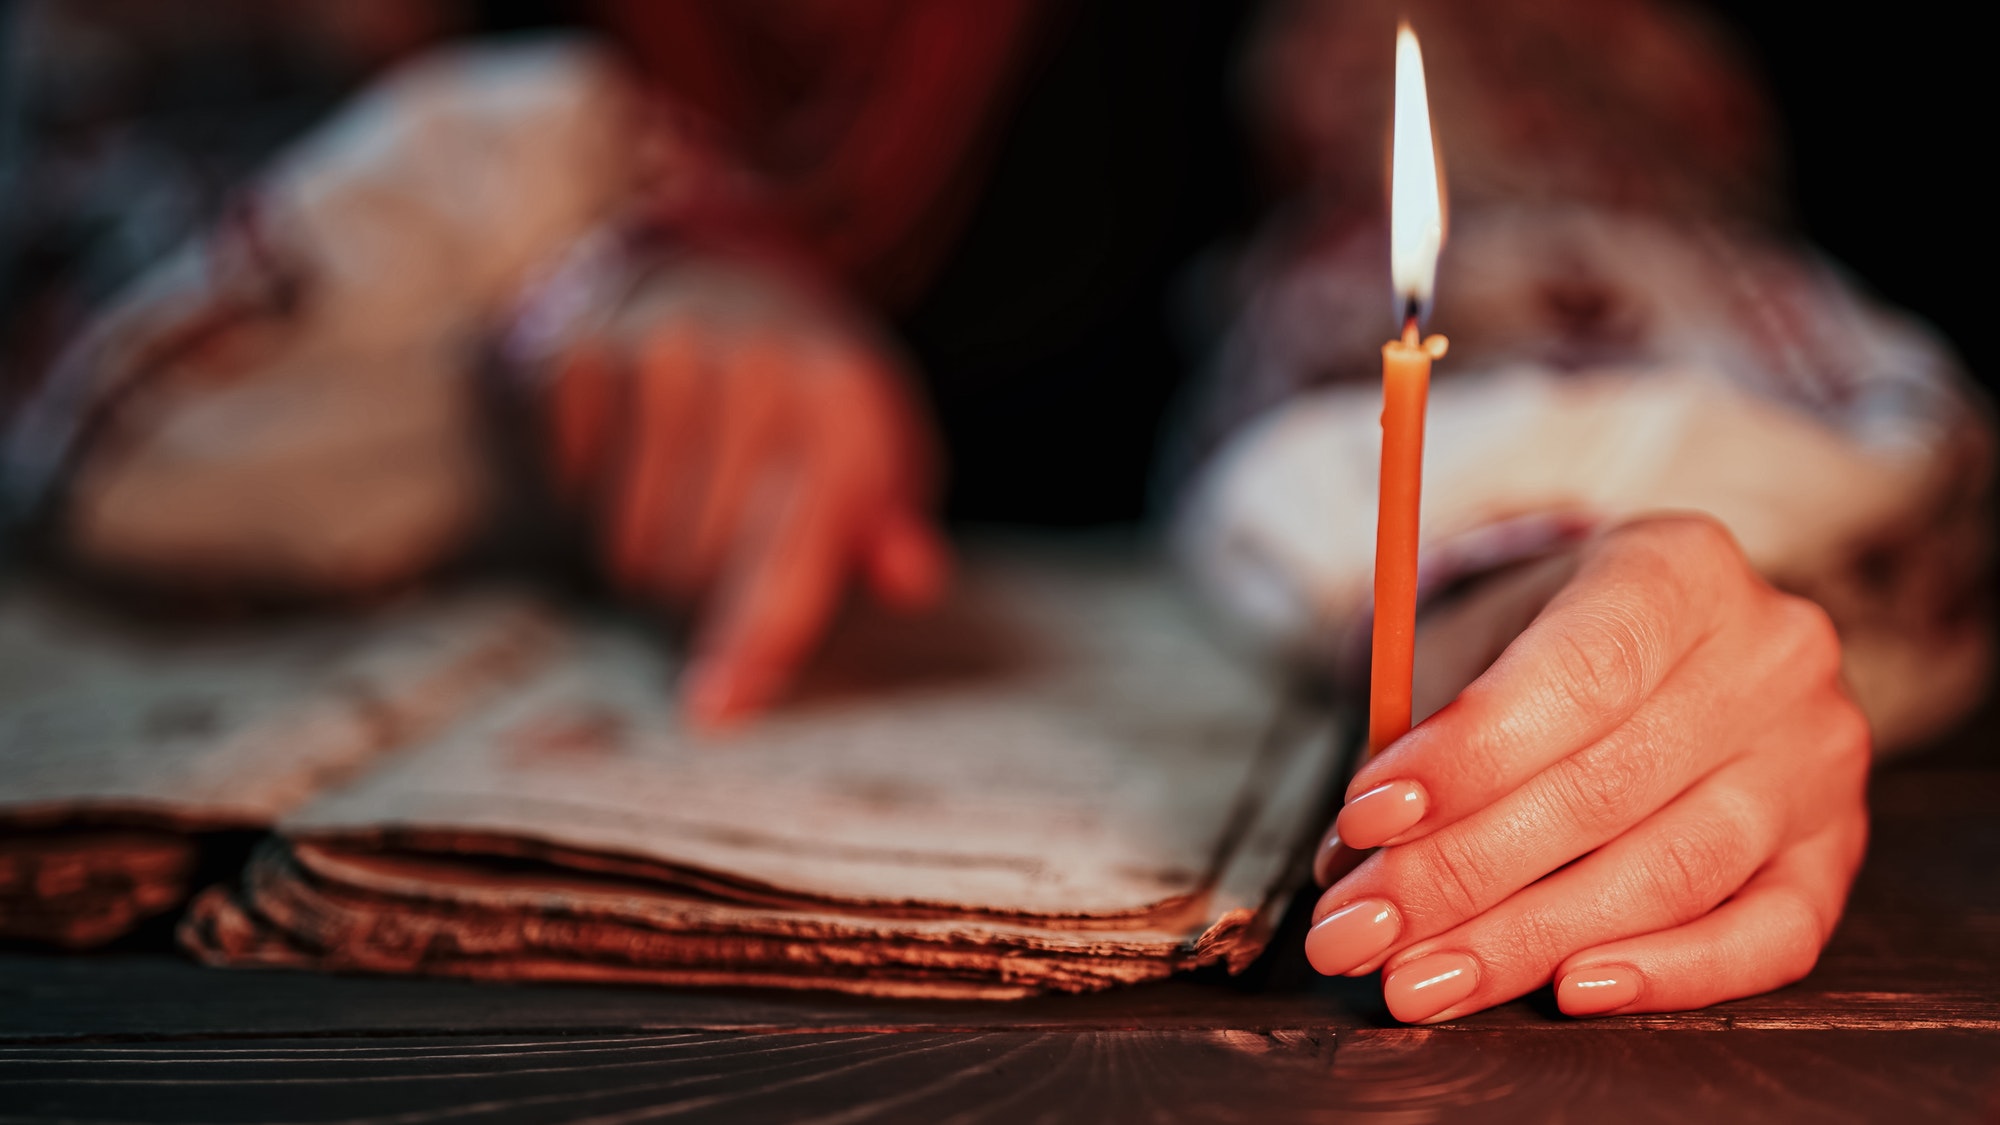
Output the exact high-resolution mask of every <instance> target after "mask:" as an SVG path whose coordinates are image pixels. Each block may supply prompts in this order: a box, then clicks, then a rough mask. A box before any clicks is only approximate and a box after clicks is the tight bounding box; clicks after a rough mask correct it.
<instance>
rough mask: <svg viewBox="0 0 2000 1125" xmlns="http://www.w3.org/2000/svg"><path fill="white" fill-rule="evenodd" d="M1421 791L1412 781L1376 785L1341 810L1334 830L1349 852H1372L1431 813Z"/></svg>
mask: <svg viewBox="0 0 2000 1125" xmlns="http://www.w3.org/2000/svg"><path fill="white" fill-rule="evenodd" d="M1430 805H1431V803H1430V799H1429V798H1428V797H1426V796H1425V795H1424V787H1423V786H1421V785H1418V784H1417V783H1416V782H1414V781H1391V782H1388V783H1387V784H1384V785H1377V786H1376V787H1375V788H1373V789H1370V790H1369V791H1368V792H1366V793H1363V794H1362V795H1360V796H1359V797H1356V798H1354V799H1353V800H1352V801H1349V802H1347V807H1346V808H1344V809H1342V810H1340V816H1339V817H1338V818H1336V819H1335V820H1334V822H1333V825H1334V830H1335V831H1337V832H1339V833H1340V838H1341V839H1342V840H1345V841H1346V842H1347V846H1348V847H1350V848H1375V847H1380V846H1381V845H1383V844H1386V843H1388V842H1389V841H1390V840H1393V839H1395V838H1396V837H1398V836H1400V835H1402V834H1403V833H1405V832H1408V831H1409V830H1410V829H1411V828H1414V827H1415V826H1416V823H1417V822H1418V821H1420V820H1422V819H1423V818H1424V814H1425V813H1426V812H1429V811H1430Z"/></svg>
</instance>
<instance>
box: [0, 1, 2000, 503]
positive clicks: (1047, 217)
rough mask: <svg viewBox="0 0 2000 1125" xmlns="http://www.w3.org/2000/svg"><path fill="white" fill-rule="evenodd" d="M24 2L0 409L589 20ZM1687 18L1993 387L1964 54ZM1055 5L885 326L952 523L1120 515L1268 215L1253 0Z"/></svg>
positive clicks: (1978, 76)
mask: <svg viewBox="0 0 2000 1125" xmlns="http://www.w3.org/2000/svg"><path fill="white" fill-rule="evenodd" d="M37 7H38V5H36V4H32V3H13V4H9V5H6V6H4V7H0V13H4V14H0V21H4V22H0V27H4V29H5V30H4V34H5V35H6V42H5V44H4V47H0V50H4V56H0V57H4V60H5V62H4V67H5V70H4V74H5V77H4V99H5V101H4V112H0V130H4V131H0V356H4V357H5V362H6V367H5V370H4V371H0V378H4V380H5V381H6V382H5V384H4V386H0V406H4V404H5V402H6V401H7V400H8V397H9V396H13V395H17V394H18V393H19V384H20V381H21V380H22V378H23V377H24V376H23V372H26V371H29V370H31V369H33V368H34V366H35V365H36V364H38V363H41V362H45V361H46V358H47V356H48V355H49V354H50V353H51V352H52V351H53V349H54V348H55V347H56V345H57V343H58V340H59V338H60V336H61V334H62V333H63V332H64V331H65V330H66V329H68V328H70V327H73V326H74V324H75V323H76V319H77V316H78V315H79V313H78V309H79V308H80V307H81V306H84V305H87V304H88V303H89V302H91V301H94V300H100V299H102V297H103V296H104V295H105V294H106V293H108V292H109V291H111V290H112V289H113V288H114V287H115V286H116V285H118V284H119V283H120V282H121V281H123V280H125V279H126V278H128V277H129V276H130V275H131V274H132V273H133V272H134V271H135V270H136V269H137V268H138V267H139V266H141V265H143V264H144V263H146V262H148V261H151V260H154V259H156V258H157V257H158V256H159V255H160V254H162V253H163V252H164V251H165V250H166V249H167V248H169V247H170V246H172V245H174V244H175V243H177V242H179V241H180V240H181V239H182V238H183V237H184V236H185V235H187V234H188V233H189V232H191V231H193V230H195V229H197V228H198V227H200V226H201V225H203V224H204V223H206V222H207V221H209V220H211V219H213V218H214V216H215V214H216V212H217V210H218V208H220V207H221V206H222V203H223V201H224V200H225V199H226V198H227V195H228V191H229V188H230V187H231V186H232V185H233V184H235V183H237V182H239V181H240V180H241V179H242V178H243V177H244V176H246V175H247V174H249V173H250V172H251V171H252V170H253V169H255V168H256V167H257V166H258V164H259V163H260V162H261V161H262V160H263V159H264V158H266V157H267V156H268V155H269V154H270V153H271V152H272V151H273V150H274V149H276V148H277V147H278V146H279V145H281V144H282V143H283V142H284V141H285V140H287V139H288V138H290V137H293V136H295V135H297V134H298V133H299V132H300V131H302V130H303V129H305V128H307V127H308V126H310V125H311V124H312V123H313V122H314V121H315V120H317V119H319V118H320V117H321V116H323V115H324V114H326V113H327V112H328V111H329V110H330V109H332V108H333V107H334V106H336V105H338V104H339V103H340V101H341V99H342V98H343V97H345V96H346V95H348V94H349V93H351V92H352V91H353V90H355V89H356V88H357V87H358V86H360V85H361V84H362V83H364V82H365V81H366V80H367V79H368V78H369V76H370V75H371V74H373V73H376V72H377V71H379V70H380V69H381V68H382V67H384V66H387V65H389V64H390V63H392V62H394V61H395V60H397V59H399V58H403V57H407V56H409V55H411V54H413V53H416V52H418V51H421V50H422V49H424V48H425V47H426V46H429V45H431V44H434V43H437V42H440V41H443V40H446V39H449V38H451V37H454V36H460V35H467V34H504V33H509V32H518V31H524V30H539V29H546V28H558V27H589V26H593V25H596V24H597V23H598V21H599V20H600V18H601V16H602V14H603V13H602V10H601V8H602V6H601V5H594V4H591V3H586V2H581V0H574V2H565V0H284V2H276V0H212V2H207V3H202V4H195V5H180V4H175V5H167V4H158V3H147V2H144V0H130V2H119V0H60V2H57V3H54V4H48V3H43V4H41V5H39V7H40V8H41V9H42V10H41V15H42V16H44V17H48V18H45V19H43V21H42V23H43V25H44V26H43V27H42V29H41V31H40V32H39V33H38V36H37V37H36V38H35V39H34V40H33V41H29V39H28V38H27V37H24V36H23V35H22V34H21V27H22V25H23V22H24V17H25V15H26V13H28V12H29V10H30V9H34V8H37ZM1703 7H1704V9H1705V10H1706V11H1707V12H1708V14H1709V15H1711V16H1712V17H1713V18H1714V19H1715V20H1716V21H1717V22H1719V23H1720V24H1721V25H1723V26H1724V27H1726V28H1727V29H1729V31H1730V32H1731V33H1732V34H1733V35H1734V36H1735V37H1736V39H1737V40H1738V43H1739V45H1740V47H1741V49H1742V51H1743V52H1744V53H1745V54H1746V55H1747V57H1748V58H1749V60H1750V61H1751V63H1752V66H1753V67H1754V69H1755V70H1756V71H1757V72H1758V73H1759V74H1760V75H1761V77H1762V79H1763V81H1764V83H1765V85H1766V88H1767V92H1768V94H1769V95H1770V97H1771V99H1772V100H1773V102H1774V103H1775V105H1776V107H1777V110H1778V113H1779V116H1780V120H1781V126H1782V129H1783V133H1784V136H1785V138H1786V143H1787V150H1788V153H1789V159H1790V163H1789V173H1788V175H1789V181H1790V185H1791V188H1790V194H1791V197H1792V201H1793V203H1794V207H1795V210H1794V212H1793V215H1792V221H1793V223H1794V224H1795V227H1796V229H1797V231H1798V232H1800V233H1802V234H1803V235H1805V236H1806V237H1808V238H1810V239H1811V240H1813V241H1815V242H1817V243H1818V244H1819V245H1820V246H1822V247H1823V248H1824V249H1825V250H1826V251H1827V252H1828V253H1830V254H1831V255H1832V256H1833V257H1834V258H1836V259H1837V260H1839V261H1840V262H1842V263H1844V264H1845V265H1846V266H1847V267H1849V268H1850V269H1851V270H1852V271H1853V272H1854V273H1855V274H1856V275H1857V276H1858V277H1860V278H1861V279H1862V280H1863V282H1864V283H1865V285H1866V286H1867V287H1869V288H1871V289H1873V290H1874V291H1875V292H1877V293H1879V294H1880V295H1881V296H1883V297H1885V298H1887V299H1888V300H1889V301H1890V302H1891V303H1893V304H1897V305H1901V306H1903V307H1905V308H1908V309H1910V310H1913V311H1914V312H1916V313H1917V314H1919V315H1920V316H1922V317H1924V318H1927V319H1928V320H1930V321H1931V322H1933V323H1934V324H1935V325H1937V326H1938V327H1939V328H1940V329H1942V331H1943V332H1944V334H1945V335H1946V336H1947V337H1948V338H1949V339H1950V340H1951V341H1952V342H1953V343H1954V344H1955V345H1956V347H1957V348H1958V349H1959V350H1960V351H1961V353H1962V354H1963V356H1964V357H1965V359H1966V361H1967V365H1968V366H1969V367H1970V369H1971V370H1972V372H1973V373H1974V374H1975V376H1977V377H1978V378H1980V379H1981V380H1982V381H1983V382H1985V383H1986V385H1988V386H1989V387H1990V386H1991V385H1992V382H1991V380H1992V378H1993V372H1994V371H1995V369H1996V357H1995V354H1994V348H1993V344H1992V343H1991V342H1990V341H1987V340H1985V339H1984V338H1983V333H1982V331H1981V328H1982V322H1983V321H1984V320H1985V319H1986V313H1985V309H1984V308H1983V307H1982V306H1983V303H1984V300H1985V297H1986V293H1987V290H1988V288H1989V287H1988V286H1987V285H1986V284H1985V282H1984V278H1983V274H1984V271H1985V269H1986V263H1987V262H1988V261H1989V260H1991V256H1992V250H1993V245H1992V241H1993V240H1992V224H1991V222H1990V221H1989V220H1988V218H1987V215H1986V213H1985V200H1984V197H1985V196H1986V195H1987V194H1988V192H1987V187H1986V184H1985V183H1984V182H1983V180H1982V178H1981V176H1980V175H1979V174H1978V173H1977V172H1976V170H1975V169H1976V168H1977V166H1978V163H1979V157H1980V154H1981V150H1982V149H1983V147H1984V146H1985V143H1986V140H1987V139H1988V138H1987V136H1986V131H1985V130H1984V128H1983V126H1980V125H1975V124H1974V122H1975V121H1976V120H1977V116H1976V115H1978V114H1979V113H1980V112H1981V111H1982V110H1983V109H1984V107H1985V106H1986V105H1987V104H1988V102H1989V99H1988V98H1987V97H1986V96H1985V94H1984V91H1983V89H1982V90H1975V83H1983V80H1984V79H1985V77H1986V72H1985V71H1984V69H1983V64H1984V62H1985V60H1984V59H1983V57H1981V56H1983V55H1984V50H1985V49H1984V47H1983V45H1982V44H1981V41H1980V39H1979V37H1976V36H1973V35H1969V34H1967V33H1966V31H1965V29H1964V28H1963V27H1960V26H1956V22H1955V20H1953V19H1945V18H1942V17H1939V18H1935V19H1933V18H1926V17H1923V16H1921V15H1919V14H1915V13H1914V12H1913V11H1912V10H1911V9H1908V8H1892V7H1889V6H1881V5H1873V6H1869V5H1796V4H1778V3H1762V2H1738V3H1722V2H1711V3H1707V4H1705V5H1704V6H1703ZM1042 17H1043V18H1041V19H1039V21H1038V25H1037V26H1036V27H1035V28H1034V29H1033V31H1032V35H1031V42H1030V44H1029V47H1028V49H1029V50H1030V52H1031V62H1030V64H1029V65H1028V66H1026V67H1025V68H1024V72H1023V73H1024V78H1023V80H1022V81H1023V84H1022V86H1021V88H1020V89H1019V90H1018V91H1016V92H1015V93H1014V95H1013V96H1012V97H1011V99H1010V102H1009V105H1008V108H1007V109H1006V111H1005V118H1004V122H1003V124H1002V125H1001V127H1000V128H999V129H998V131H997V133H996V136H995V138H994V141H993V144H992V149H991V152H990V153H989V154H988V156H987V160H988V161H989V164H988V170H987V173H986V175H985V176H984V177H983V181H982V182H981V184H980V185H979V186H978V188H977V189H976V192H975V195H974V198H973V200H972V202H971V205H970V209H969V212H968V214H967V217H966V218H965V220H964V224H963V227H962V230H961V234H960V236H959V237H958V238H957V239H956V240H955V242H953V243H952V246H951V250H950V252H949V257H948V258H947V259H946V260H945V261H944V262H943V263H942V265H941V267H939V268H938V269H937V271H936V272H935V274H934V276H933V281H932V283H931V284H930V285H929V286H928V288H927V289H926V290H925V291H924V293H923V295H922V297H921V298H920V299H918V300H917V301H915V303H913V304H909V305H907V306H906V307H904V308H902V309H901V310H900V311H898V312H896V313H895V319H894V327H895V329H896V330H897V331H898V332H899V334H900V336H901V338H902V340H903V341H904V343H905V345H906V346H907V348H908V349H909V350H910V351H911V352H912V353H913V354H914V358H915V359H916V361H917V367H918V369H919V370H920V371H921V372H922V373H923V375H924V378H925V380H926V384H927V387H928V389H929V393H930V395H931V398H932V401H933V403H934V405H935V407H936V411H937V414H938V420H939V424H940V426H941V428H942V430H943V433H944V439H945V445H946V447H947V448H948V449H949V450H950V451H951V461H952V471H951V475H950V478H949V482H950V483H949V491H948V494H947V502H946V508H947V513H948V515H949V516H950V517H952V518H953V519H956V520H976V521H1022V522H1029V523H1038V524H1048V525H1063V526H1087V525H1093V524H1101V523H1110V522H1122V521H1129V520H1131V519H1134V518H1136V517H1138V516H1140V515H1141V514H1142V513H1143V512H1144V511H1145V510H1146V506H1147V502H1148V486H1149V480H1150V478H1151V474H1152V466H1153V465H1154V464H1155V462H1156V457H1155V453H1156V446H1157V444H1158V441H1159V434H1160V431H1161V423H1162V419H1163V418H1164V417H1165V416H1166V415H1167V414H1168V412H1169V411H1170V410H1171V409H1172V408H1173V404H1174V402H1175V401H1176V396H1177V394H1178V393H1179V392H1180V390H1181V388H1182V386H1183V384H1184V383H1185V381H1186V379H1187V377H1188V373H1189V371H1190V369H1191V368H1192V366H1193V365H1194V362H1195V361H1196V359H1197V358H1198V357H1197V355H1196V341H1195V339H1194V338H1193V337H1194V336H1196V335H1198V333H1196V332H1194V331H1193V327H1198V326H1192V327H1191V325H1190V318H1189V317H1188V316H1186V315H1184V313H1185V312H1186V311H1187V310H1189V309H1192V308H1194V307H1195V306H1196V305H1198V303H1199V302H1197V301H1196V300H1194V298H1193V296H1192V294H1191V291H1192V290H1194V289H1197V288H1198V287H1199V286H1200V285H1201V284H1202V273H1201V270H1200V269H1199V268H1198V263H1199V262H1200V261H1201V260H1202V256H1203V255H1204V254H1207V253H1210V252H1212V251H1215V250H1216V249H1217V248H1218V247H1227V246H1228V245H1230V244H1231V243H1232V240H1238V239H1241V238H1243V237H1244V236H1245V235H1246V234H1247V233H1248V232H1249V231H1250V229H1251V228H1252V226H1253V224H1254V222H1255V220H1256V219H1257V217H1258V216H1259V214H1260V213H1261V210H1262V208H1263V207H1264V206H1265V204H1266V203H1267V202H1268V201H1269V194H1270V188H1269V186H1268V183H1267V181H1266V180H1265V178H1264V177H1263V176H1262V174H1261V173H1260V171H1259V170H1258V168H1257V167H1256V165H1255V162H1254V161H1253V159H1252V157H1251V148H1252V145H1251V144H1250V140H1249V138H1248V137H1247V135H1246V128H1245V124H1244V122H1245V116H1246V115H1245V113H1244V106H1243V102H1244V97H1243V95H1242V90H1241V87H1242V82H1241V73H1240V62H1241V59H1240V54H1241V47H1242V44H1243V41H1244V39H1245V37H1246V35H1247V34H1248V31H1249V29H1250V27H1251V23H1252V20H1253V18H1254V5H1250V4H1247V3H1239V2H1231V0H1146V2H1143V3H1142V2H1139V0H1079V2H1075V3H1067V4H1061V5H1049V6H1047V9H1046V11H1044V12H1043V13H1042ZM52 146H53V147H52ZM57 276H61V277H63V278H65V279H66V282H65V284H64V285H63V286H61V287H56V286H52V285H50V284H49V282H50V279H51V278H54V277H57Z"/></svg>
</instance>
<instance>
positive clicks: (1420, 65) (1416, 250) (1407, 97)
mask: <svg viewBox="0 0 2000 1125" xmlns="http://www.w3.org/2000/svg"><path fill="white" fill-rule="evenodd" d="M1443 247H1444V195H1443V192H1442V191H1441V190H1440V189H1439V187H1438V164H1437V148H1436V144H1435V142H1434V141H1433V139H1432V137H1431V106H1430V95H1429V94H1428V93H1427V92H1426V91H1425V89H1424V56H1423V51H1422V49H1421V48H1419V47H1418V46H1417V36H1416V33H1415V32H1413V31H1411V30H1410V25H1409V24H1407V23H1405V24H1402V25H1401V26H1399V27H1398V28H1397V29H1396V124H1395V141H1394V148H1393V150H1392V154H1391V158H1390V163H1389V276H1390V278H1391V279H1392V280H1393V281H1394V282H1395V285H1396V316H1397V319H1398V320H1399V321H1400V320H1403V319H1406V318H1407V317H1408V316H1409V315H1410V313H1411V311H1412V306H1415V308H1416V309H1422V308H1424V307H1426V306H1428V305H1429V304H1430V299H1431V286H1432V284H1433V283H1434V282H1435V281H1436V279H1437V261H1438V251H1439V250H1441V249H1442V248H1443Z"/></svg>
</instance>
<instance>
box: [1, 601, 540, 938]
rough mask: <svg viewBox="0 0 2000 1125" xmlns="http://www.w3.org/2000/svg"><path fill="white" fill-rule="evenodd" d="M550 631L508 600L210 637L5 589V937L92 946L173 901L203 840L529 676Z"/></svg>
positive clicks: (279, 806)
mask: <svg viewBox="0 0 2000 1125" xmlns="http://www.w3.org/2000/svg"><path fill="white" fill-rule="evenodd" d="M551 635H552V620H551V618H550V617H549V615H548V614H547V613H546V611H544V610H542V609H540V608H538V607H537V605H536V604H535V603H533V602H531V601H528V600H526V599H524V598H522V597H520V596H519V595H514V594H505V593H498V592H494V593H473V594H460V595H453V596H450V597H445V598H440V599H437V600H434V601H428V602H418V603H416V604H412V605H406V606H400V607H390V608H386V609H384V610H381V611H378V612H374V613H369V614H364V615H358V616H357V615H353V614H349V615H345V616H344V618H343V619H336V618H334V617H332V616H322V617H319V618H315V619H294V620H285V621H283V622H271V621H266V622H260V623H255V624H249V623H245V624H235V625H228V626H203V627H194V626H190V625H187V624H185V623H183V624H180V625H177V626H172V627H169V626H164V625H158V626H147V625H144V624H141V623H137V622H133V621H130V620H125V619H121V618H118V617H116V616H113V615H111V614H109V613H107V612H105V611H103V610H102V609H100V608H98V607H94V606H92V605H89V604H86V603H84V602H82V601H79V600H76V599H74V598H71V597H67V596H63V595H59V594H57V593H55V592H53V591H51V590H50V589H48V588H46V587H41V586H37V585H29V584H16V585H14V586H12V587H10V588H8V589H7V590H5V591H4V592H0V936H7V937H15V938H28V939H32V940H38V941H49V942H56V943H60V944H65V945H73V946H88V945H96V944H101V943H103V942H105V941H109V940H111V939H113V938H116V937H117V936H119V935H120V934H122V933H124V932H125V931H127V930H128V929H130V928H131V926H132V925H133V924H135V923H136V922H138V921H140V920H142V919H144V918H146V917H148V916H151V915H155V914H159V913H161V912H164V911H167V910H171V909H172V908H174V907H175V906H177V905H178V904H179V903H181V902H182V901H184V900H185V899H186V897H187V895H188V893H189V892H190V891H191V890H192V889H193V887H192V886H191V885H190V881H191V880H192V879H193V878H194V877H195V874H196V872H197V869H198V867H199V864H200V861H201V859H202V857H203V854H204V851H203V843H202V841H201V840H200V839H197V836H201V835H203V834H208V833H214V832H216V831H221V830H240V829H260V828H267V827H269V826H270V824H271V823H272V822H273V821H275V820H276V819H277V818H278V817H279V816H280V815H282V814H283V813H284V812H286V811H288V810H289V809H291V808H293V807H295V806H297V805H298V804H299V803H300V802H302V801H304V800H305V799H306V798H308V797H309V796H311V795H312V793H313V792H315V791H316V790H317V789H319V788H320V787H321V786H322V785H325V784H329V783H331V782H334V781H337V780H339V779H340V778H342V777H345V776H347V775H349V774H351V773H352V772H353V771H355V770H357V769H360V768H362V767H363V766H365V765H366V763H367V762H368V761H369V760H370V759H371V758H372V757H373V756H374V755H376V754H377V753H379V752H381V751H383V750H385V749H387V748H390V747H392V746H394V745H396V744H398V743H401V742H405V741H408V740H410V739H413V738H416V737H418V736H420V735H421V734H423V733H425V732H426V731H429V730H432V729H434V728H436V727H437V726H439V725H440V724H442V723H444V722H446V721H448V720H449V719H450V718H452V717H453V716H455V715H456V714H457V713H458V711H459V710H460V709H461V708H463V707H465V706H467V705H469V704H471V703H472V702H474V701H476V700H477V699H479V698H481V697H482V696H483V695H485V694H486V693H487V692H488V691H490V690H492V689H493V688H495V687H497V686H498V685H499V684H501V683H504V682H505V681H507V680H509V679H511V678H513V677H516V676H518V675H521V674H522V673H524V672H525V671H526V669H527V667H528V666H529V665H530V664H532V663H533V661H534V660H535V659H536V658H537V657H538V654H539V653H540V652H541V651H542V650H543V649H544V648H545V646H546V645H547V643H548V641H549V639H550V637H551ZM203 838H206V837H205V836H204V837H203Z"/></svg>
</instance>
